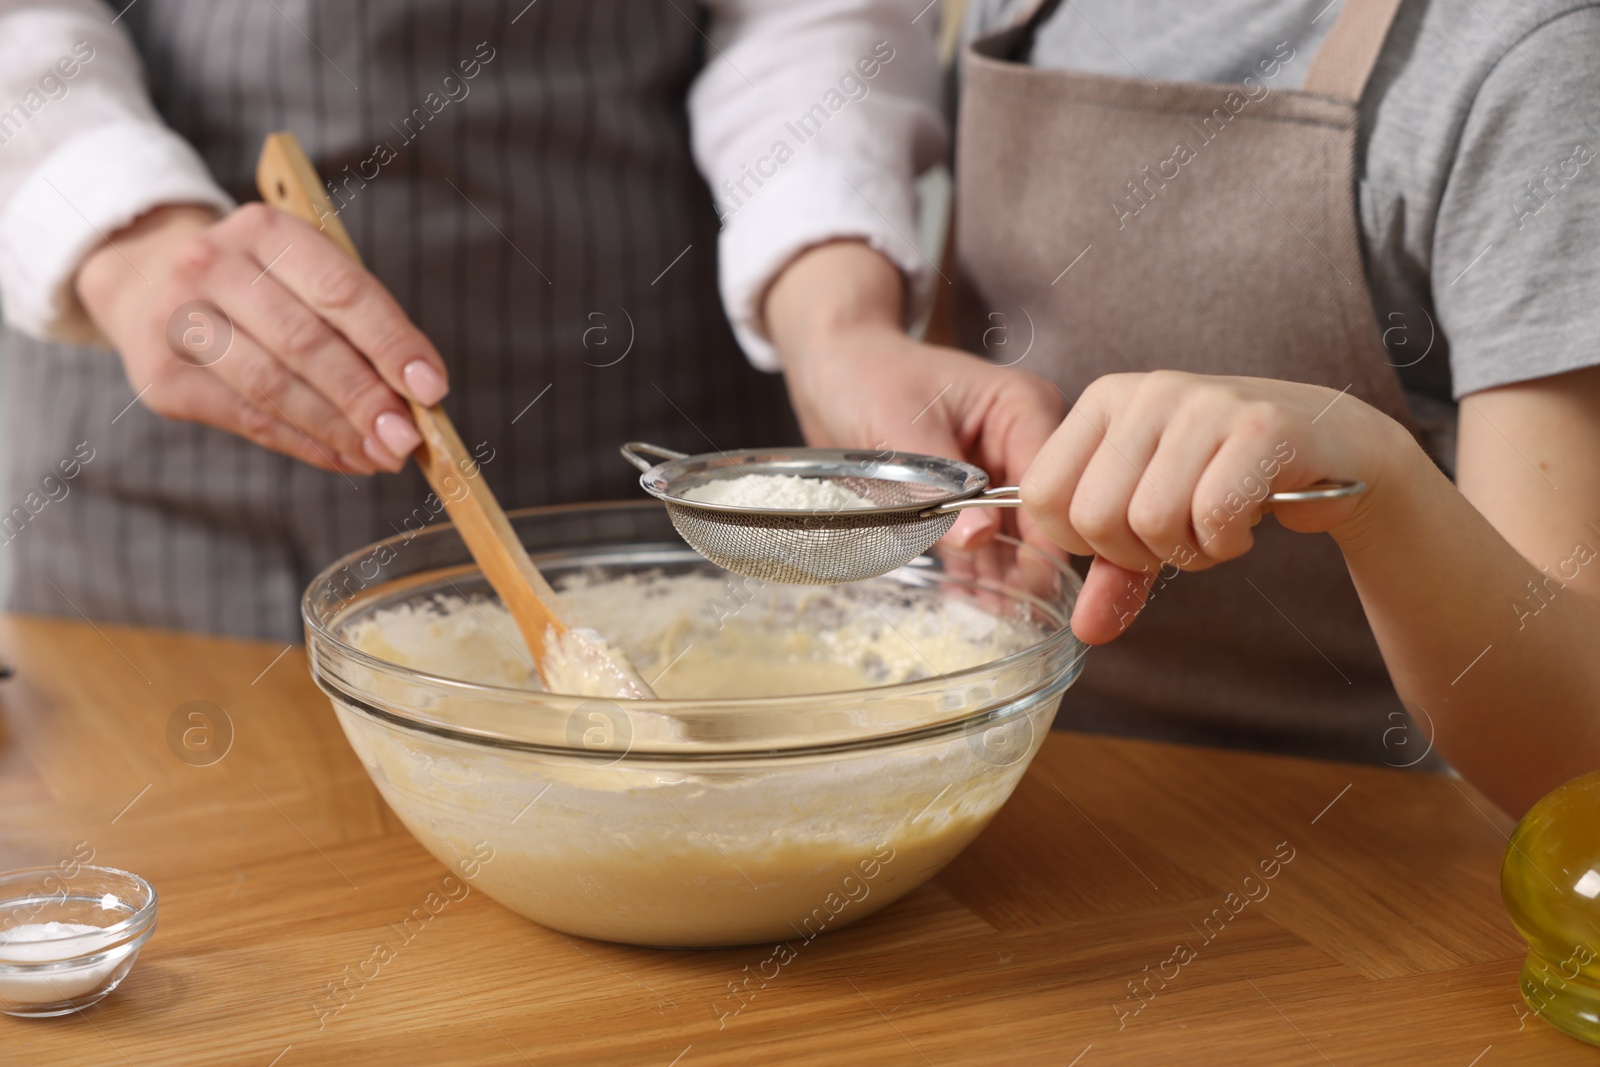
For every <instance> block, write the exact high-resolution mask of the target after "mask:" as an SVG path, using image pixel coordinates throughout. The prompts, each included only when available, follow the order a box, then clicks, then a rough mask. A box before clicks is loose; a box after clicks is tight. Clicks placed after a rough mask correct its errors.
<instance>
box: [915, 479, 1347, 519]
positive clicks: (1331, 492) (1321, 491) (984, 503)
mask: <svg viewBox="0 0 1600 1067" xmlns="http://www.w3.org/2000/svg"><path fill="white" fill-rule="evenodd" d="M1366 491H1367V483H1366V482H1359V481H1328V482H1318V483H1317V484H1316V485H1308V486H1306V487H1305V488H1304V489H1293V490H1289V491H1287V492H1283V493H1270V494H1268V495H1267V496H1266V497H1265V498H1264V499H1263V500H1262V501H1261V510H1262V511H1270V510H1271V509H1272V505H1274V504H1299V503H1303V502H1305V501H1308V500H1339V499H1342V498H1343V497H1347V496H1360V495H1361V494H1362V493H1365V492H1366ZM1021 492H1022V490H1021V489H1020V488H1018V487H1017V486H1015V485H1003V486H1000V487H999V488H997V489H987V490H985V491H984V492H982V493H979V494H978V495H977V496H975V497H971V498H969V499H967V500H957V501H956V502H955V503H953V504H945V505H943V506H941V507H937V508H930V509H929V510H927V511H925V512H923V515H949V514H951V513H952V512H956V511H961V510H964V509H966V508H1015V507H1021V506H1022V497H1021V495H1020V494H1021Z"/></svg>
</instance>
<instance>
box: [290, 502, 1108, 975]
mask: <svg viewBox="0 0 1600 1067" xmlns="http://www.w3.org/2000/svg"><path fill="white" fill-rule="evenodd" d="M511 521H512V525H513V526H514V527H515V529H516V531H517V534H518V536H519V537H520V538H521V540H522V542H523V544H525V545H526V546H527V547H528V551H529V553H530V554H531V555H532V557H533V559H534V561H535V562H536V563H537V564H538V566H539V568H540V570H541V571H543V573H544V574H545V576H546V577H547V578H549V579H550V581H551V583H552V584H554V585H555V586H556V588H557V589H563V588H565V587H570V586H573V585H576V586H579V587H582V586H583V585H585V584H586V583H587V584H590V585H592V584H593V583H595V582H596V581H599V582H602V583H604V582H607V581H614V580H619V579H620V580H624V581H631V580H633V579H631V578H628V577H627V576H634V578H637V579H640V580H651V581H653V580H658V579H659V580H664V581H673V580H678V579H677V576H680V575H685V576H697V575H698V576H710V577H714V578H716V579H717V581H718V583H719V584H718V585H717V586H716V588H717V590H718V593H717V595H715V596H711V597H708V598H707V602H706V604H705V606H704V610H703V611H698V612H696V613H695V615H694V617H693V618H691V619H688V620H686V621H685V622H684V623H683V624H682V625H680V626H678V627H676V628H675V629H674V630H673V634H674V635H676V636H675V637H674V638H673V640H675V641H677V642H678V644H680V645H684V650H685V651H687V645H686V644H685V643H686V642H689V643H692V642H696V641H699V642H708V643H710V646H712V647H714V646H715V643H716V642H717V641H718V640H719V639H721V638H722V635H723V630H724V626H725V625H728V621H729V620H730V619H732V618H737V621H738V623H739V626H741V627H743V628H744V629H745V630H746V631H748V630H749V629H750V628H751V627H764V628H770V629H771V631H772V632H773V634H774V639H775V640H779V639H783V640H789V639H791V638H793V637H794V636H795V635H808V639H811V640H814V641H815V642H820V644H821V645H822V646H826V644H827V641H828V640H830V639H831V638H832V637H834V636H836V635H837V634H839V633H841V632H843V631H844V630H845V629H846V628H847V627H849V626H850V625H852V624H856V625H861V624H867V625H870V626H875V627H876V626H878V625H879V620H881V622H882V624H883V626H885V627H887V629H885V630H884V631H883V632H884V634H885V635H886V637H887V639H888V640H890V641H898V640H904V641H905V642H906V644H907V645H908V646H912V647H915V645H916V644H917V642H918V641H921V640H924V638H923V637H922V636H921V635H922V634H923V633H924V631H923V630H921V629H918V625H919V623H918V620H919V619H920V620H923V622H924V623H925V622H926V620H927V619H928V618H930V617H934V616H937V617H939V618H941V619H942V618H959V619H961V620H963V622H962V625H963V626H969V627H970V625H972V624H973V623H974V622H975V621H976V622H977V623H980V624H983V625H987V626H988V627H989V628H990V629H994V628H995V627H997V626H998V627H1001V628H1003V629H1004V631H1005V632H1006V633H1008V634H1012V635H1015V634H1018V633H1021V634H1024V635H1025V639H1024V640H1020V641H1016V642H1014V644H1015V646H1016V647H1015V649H1014V650H1012V651H1009V652H1007V653H1006V654H1002V655H999V656H998V657H997V658H994V659H993V660H992V662H985V663H982V664H981V665H980V666H976V667H972V668H970V669H966V670H958V671H954V672H951V673H946V674H939V675H933V676H928V677H922V678H914V679H913V680H908V681H900V682H898V683H897V684H884V685H878V686H873V687H869V688H856V689H852V690H847V691H837V692H826V693H813V694H807V695H802V696H781V697H765V698H733V697H727V698H720V699H701V700H682V699H680V700H665V699H662V700H648V701H620V702H613V701H606V700H596V699H586V698H583V697H576V696H565V695H560V694H551V693H543V692H535V691H529V690H527V689H520V688H512V687H509V686H496V685H485V684H476V683H473V682H468V681H462V680H459V679H453V678H448V677H442V676H439V675H436V674H429V673H426V672H423V671H419V670H415V669H411V668H408V667H404V666H400V665H397V664H395V663H391V662H386V661H385V660H383V659H380V658H377V657H375V656H373V655H369V654H368V653H366V652H364V651H362V650H361V649H360V648H358V647H356V644H355V643H354V642H353V641H352V640H351V633H352V631H353V629H355V628H358V627H359V626H361V625H362V624H363V623H364V621H368V620H370V619H371V618H372V616H373V614H374V613H375V612H380V611H383V610H385V609H391V608H395V607H397V606H402V605H425V604H428V603H430V602H433V601H434V600H435V599H436V598H437V597H439V596H441V595H445V596H458V597H465V598H467V599H468V600H475V599H478V598H492V596H493V594H492V593H491V592H489V590H488V587H487V585H486V583H485V582H484V581H483V579H482V577H481V575H480V574H479V572H478V571H477V568H476V567H475V566H474V565H473V563H472V562H471V558H470V556H469V555H468V553H467V550H466V547H465V545H464V544H463V543H462V541H461V539H460V538H459V536H458V535H457V534H456V532H455V530H454V529H453V528H452V527H450V526H448V525H444V524H440V525H437V526H435V527H431V528H428V529H426V530H424V531H422V532H419V533H408V534H402V535H400V536H397V537H393V538H390V539H388V540H386V541H382V542H379V543H377V544H375V545H372V546H370V547H368V548H365V549H362V550H361V551H359V552H355V553H352V554H351V555H349V556H347V557H345V558H344V559H342V560H340V561H338V562H337V563H335V564H333V566H331V567H329V568H328V569H327V570H326V571H324V572H323V573H322V574H321V575H319V576H318V577H317V579H316V580H315V581H313V582H312V584H311V586H310V588H309V589H308V590H307V592H306V594H305V597H304V600H303V601H302V613H303V615H304V619H305V624H306V639H307V647H308V650H309V653H310V659H311V668H312V673H313V676H314V677H315V679H316V681H317V684H318V685H319V686H320V687H321V688H322V690H323V691H324V692H325V693H327V694H328V696H329V698H330V699H331V700H332V702H333V707H334V711H335V712H336V714H337V715H338V718H339V723H340V725H341V726H342V727H343V729H344V733H345V736H346V737H347V738H348V739H349V741H350V744H351V746H352V747H353V748H354V749H355V752H356V754H357V755H358V756H359V757H360V759H361V762H362V764H363V765H364V766H365V767H366V769H367V772H368V773H369V774H370V775H371V776H372V780H373V782H374V783H375V784H376V785H377V787H378V790H379V792H381V793H382V795H383V797H384V799H385V800H386V801H387V802H388V803H389V806H390V807H391V808H393V809H394V811H395V813H396V814H397V815H398V816H399V817H400V819H401V820H402V821H403V822H404V823H405V825H406V826H407V827H408V828H409V829H410V830H411V832H412V833H413V834H415V835H416V837H417V839H418V840H419V841H421V842H422V843H423V845H425V846H426V847H427V848H428V850H429V851H430V852H432V853H433V854H434V855H435V856H436V857H438V859H439V861H440V862H441V863H443V864H444V865H445V866H446V867H448V868H449V869H450V871H451V874H450V875H448V876H447V877H446V878H445V880H444V884H443V889H444V896H442V897H440V902H439V905H438V906H439V907H440V908H442V907H443V906H444V904H445V903H447V902H448V900H447V899H446V898H449V899H460V898H461V897H462V896H464V895H465V894H466V893H468V892H470V891H471V889H472V888H477V889H481V890H482V891H484V892H485V893H487V894H488V895H489V896H491V897H493V898H494V899H495V900H498V901H499V902H500V903H502V904H504V905H505V906H506V907H508V908H511V909H512V910H513V911H516V912H518V913H520V914H522V915H525V916H527V917H528V918H530V919H533V920H535V921H537V922H540V923H543V924H544V925H546V926H549V927H552V928H554V929H556V930H561V931H565V932H567V933H571V934H577V935H580V936H584V937H592V938H599V939H602V940H607V941H619V942H626V943H631V944H639V945H653V946H673V947H715V946H727V945H737V944H750V943H754V942H762V941H775V940H782V941H791V940H793V939H795V938H797V937H799V938H805V939H809V938H812V937H815V936H816V935H817V934H819V933H822V932H823V931H831V930H834V929H837V928H839V927H841V926H844V925H846V924H847V923H851V922H854V921H856V920H858V919H861V918H863V917H865V916H867V915H869V914H871V913H872V912H874V911H876V910H878V909H879V908H882V907H884V906H885V905H887V904H890V903H892V902H893V901H894V900H896V899H898V898H900V897H902V896H904V895H905V894H906V893H908V892H910V891H911V890H912V889H914V888H916V887H917V886H918V885H920V884H922V883H923V882H924V881H926V880H927V879H928V878H929V877H931V876H932V875H933V874H934V873H936V872H937V871H938V870H939V869H940V868H942V867H943V866H944V865H945V864H947V863H949V862H950V860H951V859H953V858H954V857H955V856H956V854H957V853H959V852H960V851H961V849H962V848H964V847H965V846H966V845H967V843H968V842H970V841H971V840H972V839H973V838H974V837H975V836H976V835H977V834H978V832H979V831H981V830H982V829H983V827H984V826H985V825H986V824H987V823H988V821H989V819H990V818H991V817H992V816H993V815H994V813H995V812H996V811H997V810H998V809H999V808H1000V806H1001V805H1002V804H1003V803H1004V802H1005V800H1006V798H1007V797H1009V796H1010V794H1011V791H1012V789H1013V788H1014V787H1015V786H1016V783H1017V781H1018V779H1019V778H1021V776H1022V774H1023V772H1024V771H1025V770H1026V769H1027V766H1028V763H1029V762H1030V761H1031V760H1032V758H1033V755H1034V753H1035V752H1037V751H1038V748H1039V745H1040V744H1041V743H1042V741H1043V739H1044V737H1045V735H1046V733H1047V732H1048V730H1049V728H1050V723H1051V721H1052V719H1053V718H1054V716H1055V711H1056V707H1057V705H1058V704H1059V702H1060V699H1061V694H1062V692H1063V691H1064V690H1065V689H1066V688H1067V686H1068V685H1070V684H1071V683H1072V681H1073V680H1074V679H1075V678H1076V677H1077V675H1078V672H1079V670H1080V669H1081V665H1082V661H1083V654H1084V652H1085V646H1083V645H1082V644H1080V643H1079V642H1078V641H1077V640H1076V638H1074V637H1073V636H1072V633H1071V630H1070V629H1069V627H1068V625H1067V621H1068V618H1069V616H1070V614H1071V610H1072V603H1073V599H1074V597H1075V596H1076V595H1077V591H1078V588H1079V585H1078V579H1077V577H1076V575H1074V574H1073V572H1072V571H1071V570H1070V569H1068V568H1067V567H1066V566H1065V565H1063V564H1062V563H1060V562H1058V561H1056V560H1054V559H1051V558H1049V557H1047V556H1046V555H1045V554H1043V553H1040V552H1037V551H1035V550H1033V549H1031V548H1027V547H1026V546H1022V545H1020V544H1019V543H1017V542H1014V541H1009V540H1008V541H1006V542H1005V543H1003V544H998V545H996V546H992V547H991V548H990V549H989V550H987V551H985V552H984V553H982V554H978V555H971V554H966V553H961V552H951V551H943V550H941V552H940V553H939V554H938V556H937V558H935V557H923V558H922V559H919V560H918V561H916V562H915V563H913V564H912V565H910V566H907V567H903V568H901V569H900V570H898V571H895V572H893V573H891V574H889V575H886V576H884V577H883V578H879V579H874V580H872V581H869V582H862V583H855V584H853V585H850V586H840V587H823V588H822V589H821V590H820V591H819V589H818V587H797V586H782V585H764V584H763V583H761V582H759V581H757V580H753V579H747V578H739V577H735V576H733V575H730V574H728V573H727V572H725V571H722V570H721V569H720V568H718V567H716V566H715V565H713V564H711V563H709V562H707V561H706V560H705V559H703V558H702V557H700V556H699V555H697V554H696V553H695V552H694V551H693V550H691V549H689V548H688V547H687V546H685V545H684V544H683V542H682V541H681V540H680V539H679V538H678V536H677V534H676V533H675V532H674V531H673V528H672V524H671V522H670V520H669V519H668V517H667V514H666V511H665V509H663V508H662V506H661V505H660V504H659V503H656V502H654V501H650V502H641V503H619V504H591V505H578V506H567V507H555V508H541V509H535V510H530V511H524V512H519V513H515V514H513V515H512V517H511ZM683 580H684V581H690V580H691V579H683ZM930 612H932V613H933V615H930V614H929V613H930ZM584 621H585V622H586V623H589V624H591V625H595V626H596V628H598V629H600V630H601V631H602V632H605V633H606V635H607V636H608V637H609V638H611V639H612V640H613V641H614V642H616V643H617V644H619V645H621V646H622V647H623V648H624V650H625V651H627V652H628V653H629V654H630V656H632V657H633V658H634V659H635V662H636V663H637V665H638V666H639V668H640V671H641V673H642V674H643V676H644V677H645V678H647V679H656V678H657V677H658V676H662V675H664V673H665V671H667V670H671V669H672V666H673V664H672V663H670V662H666V661H665V658H666V657H667V656H668V654H669V653H670V651H671V647H670V646H663V645H662V644H661V643H660V642H646V641H640V640H638V639H637V638H630V637H629V636H628V635H627V634H625V633H623V632H621V631H626V630H628V629H629V628H630V624H631V623H632V622H633V621H634V620H631V619H628V618H620V617H619V618H617V619H615V620H611V623H610V624H608V622H607V620H603V619H593V618H586V619H585V620H584ZM633 628H634V629H637V627H636V626H635V627H633ZM732 629H733V627H731V626H729V630H730V631H731V630H732ZM890 631H892V634H891V633H890ZM511 637H512V638H514V637H515V633H514V631H513V632H512V634H511ZM663 648H665V651H663ZM680 654H681V653H680ZM802 658H803V657H802ZM924 658H926V657H924ZM434 896H438V894H434ZM419 910H421V909H419ZM433 910H434V909H433V907H432V906H431V905H429V907H428V908H427V911H428V912H432V911H433ZM416 918H417V920H418V921H419V922H425V921H426V919H427V918H428V914H426V913H424V914H420V915H418V916H417V917H416Z"/></svg>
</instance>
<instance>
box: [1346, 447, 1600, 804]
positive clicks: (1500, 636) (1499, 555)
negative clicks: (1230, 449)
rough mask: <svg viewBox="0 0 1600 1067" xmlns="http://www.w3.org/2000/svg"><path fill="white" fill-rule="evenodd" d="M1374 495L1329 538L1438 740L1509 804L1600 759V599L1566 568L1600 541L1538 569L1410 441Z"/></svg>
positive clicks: (1588, 561)
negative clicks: (1357, 517)
mask: <svg viewBox="0 0 1600 1067" xmlns="http://www.w3.org/2000/svg"><path fill="white" fill-rule="evenodd" d="M1373 491H1374V493H1375V494H1381V496H1380V497H1379V498H1377V499H1374V500H1372V501H1370V504H1371V506H1370V507H1368V508H1365V509H1363V516H1362V519H1361V521H1360V522H1359V523H1358V524H1355V525H1354V528H1351V529H1337V530H1335V531H1334V535H1335V538H1336V539H1337V540H1338V541H1339V544H1340V547H1341V548H1342V549H1343V550H1344V555H1345V560H1346V562H1347V563H1348V565H1349V567H1350V573H1351V576H1352V577H1353V578H1354V580H1355V584H1356V589H1357V590H1358V591H1359V593H1360V595H1361V600H1362V603H1363V605H1364V606H1365V608H1366V612H1367V618H1368V620H1369V621H1370V622H1371V624H1372V630H1373V633H1374V634H1375V635H1376V636H1377V639H1378V644H1379V646H1380V647H1381V648H1382V650H1383V655H1384V659H1385V661H1386V662H1387V663H1388V666H1389V673H1390V675H1391V677H1392V678H1393V679H1394V682H1395V685H1396V687H1397V689H1398V690H1399V692H1400V695H1401V697H1402V698H1403V699H1404V700H1405V701H1406V702H1407V704H1408V706H1409V707H1410V709H1411V711H1412V714H1413V717H1414V718H1415V719H1416V720H1417V725H1418V727H1419V728H1420V729H1421V730H1422V731H1423V732H1426V731H1427V730H1428V728H1429V724H1430V723H1431V724H1432V728H1433V731H1434V738H1433V742H1434V748H1435V750H1436V751H1438V752H1439V754H1440V755H1441V756H1443V757H1444V758H1445V759H1446V760H1448V761H1449V762H1450V763H1451V764H1452V765H1453V766H1455V767H1456V768H1457V769H1458V770H1460V771H1461V773H1462V774H1463V775H1465V776H1466V777H1467V778H1469V779H1470V780H1471V781H1472V782H1473V784H1474V785H1476V786H1478V787H1479V788H1480V789H1482V790H1483V792H1484V793H1486V794H1487V795H1488V796H1489V797H1490V798H1491V799H1493V800H1494V801H1495V802H1496V803H1497V804H1499V805H1500V806H1501V807H1503V808H1505V809H1506V810H1507V811H1508V812H1511V813H1513V814H1520V813H1521V812H1523V811H1524V810H1526V809H1527V808H1528V806H1529V805H1531V804H1532V803H1533V802H1534V801H1535V800H1537V799H1538V798H1539V797H1540V796H1542V795H1543V794H1544V793H1546V792H1548V791H1549V790H1551V789H1553V788H1554V787H1555V786H1557V785H1559V784H1560V783H1561V782H1564V781H1566V780H1567V779H1569V778H1572V777H1574V776H1576V775H1578V774H1581V773H1583V772H1586V771H1592V770H1594V769H1595V768H1596V767H1600V605H1597V604H1596V603H1595V602H1594V600H1592V599H1590V597H1589V596H1588V595H1586V594H1585V593H1584V592H1583V591H1581V590H1580V589H1579V588H1577V587H1576V586H1571V587H1569V585H1568V584H1567V582H1566V581H1563V578H1562V575H1563V574H1565V575H1566V578H1567V579H1568V580H1569V581H1570V579H1571V578H1573V577H1574V576H1576V574H1577V573H1578V571H1579V569H1586V568H1587V567H1589V566H1593V565H1600V559H1596V558H1595V554H1594V553H1595V551H1596V550H1600V538H1596V537H1595V536H1593V531H1582V530H1574V531H1573V536H1572V544H1573V546H1574V547H1573V550H1572V551H1571V552H1570V553H1569V554H1568V556H1567V557H1566V558H1563V559H1561V560H1556V561H1552V562H1551V565H1550V566H1548V567H1547V568H1546V569H1543V570H1541V569H1540V568H1538V567H1535V566H1534V565H1532V564H1531V563H1529V562H1528V561H1527V560H1526V559H1525V558H1523V556H1522V555H1521V554H1519V553H1518V551H1517V550H1516V549H1515V548H1514V547H1512V545H1511V544H1510V543H1509V542H1507V540H1506V539H1505V538H1504V537H1502V536H1501V534H1500V533H1499V532H1498V531H1497V530H1496V529H1495V528H1494V527H1493V526H1492V525H1491V524H1490V523H1489V521H1488V519H1486V518H1485V517H1484V516H1483V515H1482V514H1481V513H1480V512H1479V511H1478V510H1477V509H1476V508H1474V507H1473V506H1472V504H1471V503H1470V502H1469V501H1468V500H1467V499H1466V498H1465V497H1463V496H1462V495H1461V493H1460V492H1459V491H1458V490H1457V489H1456V487H1455V486H1454V485H1452V484H1451V483H1450V481H1449V479H1447V478H1446V477H1445V476H1444V475H1443V474H1442V473H1441V472H1440V471H1439V470H1438V469H1437V468H1436V467H1435V466H1434V465H1433V463H1432V462H1431V461H1430V460H1429V459H1428V457H1427V456H1426V455H1425V454H1424V453H1423V452H1422V450H1421V449H1420V448H1417V447H1415V446H1414V445H1413V444H1411V443H1410V442H1407V444H1406V447H1404V448H1401V449H1397V450H1396V453H1395V459H1394V466H1393V470H1392V471H1391V472H1390V474H1389V476H1388V477H1385V478H1384V479H1382V480H1381V482H1379V483H1378V484H1376V485H1375V486H1374V490H1373ZM1585 533H1587V534H1588V536H1585Z"/></svg>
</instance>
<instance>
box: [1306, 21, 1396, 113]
mask: <svg viewBox="0 0 1600 1067" xmlns="http://www.w3.org/2000/svg"><path fill="white" fill-rule="evenodd" d="M1399 8H1400V0H1345V5H1344V10H1343V11H1341V12H1339V16H1338V20H1337V21H1335V22H1334V24H1333V29H1331V30H1329V31H1328V38H1327V40H1325V41H1323V42H1322V47H1321V48H1319V49H1317V54H1316V55H1315V56H1312V57H1311V66H1310V67H1308V68H1307V69H1306V77H1305V81H1304V82H1303V83H1301V85H1300V88H1301V89H1302V90H1303V91H1305V92H1308V93H1319V94H1321V95H1323V96H1334V97H1338V98H1339V99H1341V100H1350V101H1356V100H1360V99H1361V91H1362V90H1363V89H1365V88H1366V86H1367V76H1368V75H1370V74H1371V73H1372V68H1373V66H1374V65H1375V64H1376V63H1377V62H1378V53H1379V52H1381V51H1382V50H1383V40H1384V38H1385V37H1387V36H1388V35H1389V24H1390V23H1392V22H1393V21H1394V14H1395V12H1396V11H1398V10H1399Z"/></svg>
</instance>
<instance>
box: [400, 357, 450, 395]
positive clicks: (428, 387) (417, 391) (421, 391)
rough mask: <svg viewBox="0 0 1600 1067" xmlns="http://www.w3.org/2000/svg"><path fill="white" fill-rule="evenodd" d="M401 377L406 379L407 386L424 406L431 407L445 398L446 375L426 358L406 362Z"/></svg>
mask: <svg viewBox="0 0 1600 1067" xmlns="http://www.w3.org/2000/svg"><path fill="white" fill-rule="evenodd" d="M400 377H401V378H403V379H405V383H406V388H407V389H409V390H411V396H412V398H413V399H414V400H416V402H417V403H419V404H421V405H422V406H423V407H431V406H432V405H434V404H437V403H438V402H439V401H441V400H443V399H444V394H445V392H446V386H445V384H444V377H443V375H441V374H440V373H439V372H438V371H436V370H434V369H433V364H431V363H429V362H428V361H427V360H425V359H414V360H412V361H411V362H410V363H407V364H406V369H405V370H403V371H401V372H400Z"/></svg>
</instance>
